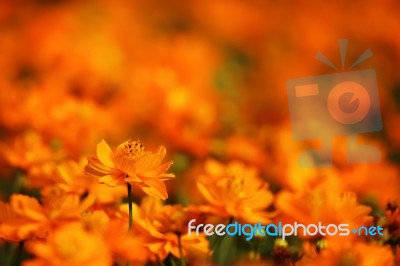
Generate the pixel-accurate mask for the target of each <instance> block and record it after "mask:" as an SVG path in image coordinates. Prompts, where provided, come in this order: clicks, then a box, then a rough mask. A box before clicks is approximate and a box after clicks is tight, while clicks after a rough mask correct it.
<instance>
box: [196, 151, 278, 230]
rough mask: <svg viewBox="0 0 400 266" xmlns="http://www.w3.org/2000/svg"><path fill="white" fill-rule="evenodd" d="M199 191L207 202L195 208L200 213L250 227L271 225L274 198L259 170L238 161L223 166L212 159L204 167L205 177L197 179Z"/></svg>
mask: <svg viewBox="0 0 400 266" xmlns="http://www.w3.org/2000/svg"><path fill="white" fill-rule="evenodd" d="M197 187H198V189H199V190H200V192H201V194H202V195H203V197H204V199H205V201H206V204H204V205H200V206H194V207H193V208H194V209H196V210H197V211H200V212H205V213H210V214H213V215H216V216H218V217H225V218H234V219H238V220H240V221H244V222H249V223H257V222H262V223H268V222H270V221H271V220H270V218H271V217H272V216H273V214H272V213H269V212H267V210H266V209H267V208H268V207H269V206H270V205H271V204H272V202H273V198H274V197H273V194H272V193H271V191H269V189H268V184H267V183H266V182H264V181H263V180H262V179H261V178H260V177H259V176H258V172H257V169H256V168H253V167H247V166H245V165H244V164H242V163H240V162H236V161H233V162H230V163H229V164H227V165H223V164H221V163H219V162H217V161H215V160H211V159H210V160H208V161H206V163H205V174H203V175H200V176H199V177H198V182H197Z"/></svg>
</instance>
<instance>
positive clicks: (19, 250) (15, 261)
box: [11, 241, 24, 266]
mask: <svg viewBox="0 0 400 266" xmlns="http://www.w3.org/2000/svg"><path fill="white" fill-rule="evenodd" d="M23 249H24V241H20V242H19V243H18V245H17V246H16V247H15V253H14V257H13V259H12V262H11V265H12V266H17V265H19V263H20V261H19V260H20V258H21V254H22V251H23Z"/></svg>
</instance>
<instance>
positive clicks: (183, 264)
mask: <svg viewBox="0 0 400 266" xmlns="http://www.w3.org/2000/svg"><path fill="white" fill-rule="evenodd" d="M178 246H179V257H180V262H181V266H186V263H185V259H184V258H183V252H182V241H181V234H178Z"/></svg>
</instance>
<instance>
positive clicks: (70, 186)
mask: <svg viewBox="0 0 400 266" xmlns="http://www.w3.org/2000/svg"><path fill="white" fill-rule="evenodd" d="M85 164H86V159H85V160H83V159H82V160H80V161H79V162H75V161H73V160H64V161H61V162H60V163H55V162H49V163H44V164H42V165H40V166H37V167H32V168H31V170H30V171H29V173H28V175H27V186H29V187H33V188H40V189H46V188H48V187H53V186H58V187H60V188H61V189H63V190H64V191H65V192H67V193H71V194H77V195H83V194H85V193H89V194H90V195H92V196H93V197H94V198H95V201H96V203H99V204H107V203H114V202H117V201H118V200H120V199H121V198H123V197H124V196H126V193H127V192H126V188H125V187H124V186H118V187H108V186H104V185H103V184H100V183H99V182H98V178H96V177H94V176H91V175H85V174H84V173H83V171H82V170H83V169H84V167H85Z"/></svg>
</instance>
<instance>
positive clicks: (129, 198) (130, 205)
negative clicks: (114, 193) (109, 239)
mask: <svg viewBox="0 0 400 266" xmlns="http://www.w3.org/2000/svg"><path fill="white" fill-rule="evenodd" d="M126 187H127V188H128V208H129V226H128V229H129V231H132V224H133V217H132V185H131V184H129V183H126ZM130 265H131V264H130V263H129V262H127V263H126V266H130Z"/></svg>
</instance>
